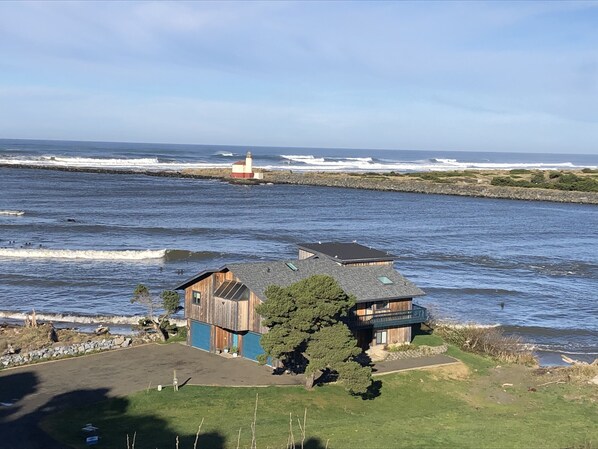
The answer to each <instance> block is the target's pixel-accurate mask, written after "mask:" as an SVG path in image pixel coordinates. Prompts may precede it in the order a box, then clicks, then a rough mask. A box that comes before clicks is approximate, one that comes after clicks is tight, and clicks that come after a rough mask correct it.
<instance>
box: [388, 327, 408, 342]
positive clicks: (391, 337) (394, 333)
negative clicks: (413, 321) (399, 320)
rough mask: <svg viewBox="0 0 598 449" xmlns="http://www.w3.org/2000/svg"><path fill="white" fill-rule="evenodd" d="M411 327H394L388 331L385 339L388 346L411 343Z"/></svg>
mask: <svg viewBox="0 0 598 449" xmlns="http://www.w3.org/2000/svg"><path fill="white" fill-rule="evenodd" d="M411 327H412V326H405V327H395V328H393V329H388V335H387V337H386V339H387V341H388V343H387V344H389V345H396V344H401V343H411Z"/></svg>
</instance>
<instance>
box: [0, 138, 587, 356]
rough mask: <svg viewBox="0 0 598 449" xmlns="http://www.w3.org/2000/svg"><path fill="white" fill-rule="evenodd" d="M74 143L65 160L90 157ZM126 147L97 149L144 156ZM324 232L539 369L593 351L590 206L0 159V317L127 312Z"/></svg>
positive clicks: (439, 313)
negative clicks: (530, 358) (384, 255)
mask: <svg viewBox="0 0 598 449" xmlns="http://www.w3.org/2000/svg"><path fill="white" fill-rule="evenodd" d="M12 142H13V141H11V145H12V146H14V143H12ZM0 143H1V142H0ZM5 143H6V142H5ZM49 144H50V145H51V144H53V143H51V142H50V143H49ZM6 145H8V144H6ZM23 145H24V144H23ZM114 145H115V144H114ZM123 145H124V144H123ZM128 145H131V144H128ZM30 146H31V145H30ZM33 147H34V148H35V151H37V152H38V153H36V154H33V153H31V154H26V155H24V153H25V152H26V151H25V150H23V149H20V150H19V151H20V153H19V151H16V150H14V149H12V150H10V149H7V148H5V149H4V150H3V151H4V154H2V153H1V152H0V159H1V158H2V157H4V158H10V157H12V158H13V159H15V157H16V156H15V154H17V153H18V158H20V159H21V160H22V159H24V158H27V157H28V158H29V159H30V160H33V159H34V158H38V159H39V158H40V157H42V156H43V155H44V154H45V155H46V156H48V155H50V156H48V157H55V156H56V155H58V153H56V152H54V153H51V152H48V150H47V149H45V150H44V149H42V150H40V149H39V145H38V147H35V146H33ZM119 148H120V147H119ZM143 148H144V150H143V151H145V152H147V151H148V150H147V149H146V147H145V146H144V147H143ZM9 150H10V151H12V153H10V154H9ZM236 150H237V152H238V153H239V154H240V152H241V151H240V149H236ZM72 151H75V150H74V149H72ZM79 151H80V154H79V156H74V155H73V154H69V155H68V157H69V158H72V157H79V158H83V157H86V158H98V156H97V155H95V154H94V155H90V154H88V153H85V152H82V151H81V150H79ZM98 151H99V150H98ZM136 151H137V152H138V154H135V155H131V152H134V149H133V150H131V149H128V150H127V152H128V154H127V155H121V154H119V155H115V154H109V155H108V156H105V157H110V158H112V159H117V158H123V157H124V158H127V157H128V158H134V159H140V158H148V159H153V158H154V157H153V156H156V154H153V155H152V154H141V153H142V151H141V149H140V148H137V150H136ZM219 151H222V150H219ZM44 152H45V153H44ZM164 152H165V150H164ZM361 155H362V156H364V157H365V156H366V154H364V153H363V152H362V153H361ZM117 156H118V157H117ZM316 156H318V157H319V154H316V155H315V156H314V157H316ZM357 156H359V153H357ZM357 156H356V157H357ZM452 156H454V155H452ZM226 157H228V156H226ZM270 157H273V156H270ZM418 157H419V158H420V160H429V158H427V159H426V158H423V159H422V158H421V155H417V154H416V155H412V158H413V159H416V158H418ZM396 159H399V158H398V157H396ZM439 159H441V158H439ZM478 159H481V158H480V157H478ZM522 161H523V162H522ZM559 161H560V162H559ZM362 162H363V161H362ZM395 162H396V161H395ZM528 162H529V161H527V162H526V160H525V159H524V158H521V157H520V160H519V162H518V163H528ZM532 162H533V161H532ZM569 162H570V161H566V160H565V159H564V158H562V159H554V160H553V161H552V162H548V161H546V160H544V161H542V160H539V161H536V162H535V163H553V164H560V163H569ZM591 162H592V161H591V160H589V157H588V160H585V161H582V162H579V161H577V162H576V163H580V164H586V165H588V166H589V165H591ZM186 163H192V162H189V161H187V162H186ZM493 163H505V162H504V161H502V162H501V161H500V160H497V161H495V162H493ZM509 163H511V162H509ZM10 211H17V212H23V214H20V215H16V214H14V213H13V212H10ZM330 240H336V241H353V240H356V241H358V242H359V243H362V244H366V245H369V246H373V247H375V248H379V249H384V250H387V251H390V252H391V253H393V254H395V255H396V256H397V261H396V268H397V269H398V270H399V271H400V272H401V273H402V274H403V275H405V276H406V277H408V278H409V279H411V280H412V281H414V282H415V283H416V284H417V285H419V286H420V287H421V288H422V289H423V290H425V291H426V293H427V296H425V297H423V298H420V299H418V300H417V301H416V302H418V303H419V304H421V305H423V306H426V307H429V308H430V309H431V310H432V312H433V313H434V315H435V316H436V317H438V318H441V319H443V320H454V321H458V322H475V323H479V324H485V325H497V324H498V325H501V326H503V327H504V328H505V330H506V331H507V332H510V333H515V334H518V335H522V336H523V337H524V338H525V339H526V340H527V341H529V342H530V343H531V344H533V345H534V346H535V348H536V349H537V351H538V353H539V355H540V356H541V357H542V360H543V361H544V362H545V363H557V362H558V360H559V357H558V354H560V353H567V354H570V355H571V356H572V357H574V358H580V359H584V360H592V359H593V358H595V357H598V298H597V297H598V293H597V292H598V208H597V207H596V206H593V205H575V204H557V203H547V202H526V201H514V200H494V199H483V198H466V197H453V196H437V195H423V194H411V193H398V192H376V191H364V190H350V189H338V188H323V187H307V186H286V185H261V186H239V185H230V184H227V183H224V182H220V181H207V180H194V179H179V178H159V177H150V176H144V175H141V174H140V175H115V174H95V173H78V172H63V171H48V170H39V169H18V168H0V310H1V311H4V312H5V313H4V315H5V316H8V317H10V316H13V317H15V316H18V315H17V314H18V313H22V312H27V311H30V310H31V309H33V308H35V309H36V311H37V312H39V313H47V314H66V315H73V316H77V317H81V316H85V317H89V316H92V317H94V316H98V315H101V316H110V317H112V316H125V317H129V316H133V315H138V314H140V313H142V310H141V309H139V307H138V306H136V305H132V304H130V301H129V300H130V297H131V294H132V291H133V289H134V288H135V286H136V285H137V283H145V284H147V285H149V286H150V287H151V288H152V289H154V290H155V292H159V291H160V290H162V289H166V288H171V287H172V286H174V285H176V284H177V283H178V282H179V281H181V280H183V279H186V278H188V277H190V276H191V275H193V274H195V273H196V272H198V271H200V270H203V269H205V268H208V267H219V266H221V265H223V264H225V263H227V262H233V261H235V262H238V261H256V260H272V259H279V258H289V257H295V256H296V253H297V249H296V246H295V245H296V244H297V243H300V242H309V241H312V242H313V241H330ZM111 319H112V318H111ZM94 320H95V319H94V318H92V319H91V321H94ZM103 320H105V319H103ZM73 321H75V319H73ZM125 321H126V320H125Z"/></svg>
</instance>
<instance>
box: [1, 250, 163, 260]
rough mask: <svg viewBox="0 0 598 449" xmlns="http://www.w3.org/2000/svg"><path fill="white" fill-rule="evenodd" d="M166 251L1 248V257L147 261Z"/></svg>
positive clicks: (157, 257) (158, 256)
mask: <svg viewBox="0 0 598 449" xmlns="http://www.w3.org/2000/svg"><path fill="white" fill-rule="evenodd" d="M165 255H166V250H165V249H158V250H149V249H148V250H119V251H100V250H78V249H46V248H44V249H33V248H31V249H13V248H0V257H11V258H17V259H86V260H145V259H162V258H164V256H165Z"/></svg>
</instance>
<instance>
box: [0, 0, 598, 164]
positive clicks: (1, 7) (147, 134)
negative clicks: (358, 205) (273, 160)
mask: <svg viewBox="0 0 598 449" xmlns="http://www.w3.org/2000/svg"><path fill="white" fill-rule="evenodd" d="M597 23H598V3H594V2H425V3H419V2H417V3H415V2H414V3H411V2H379V3H373V2H348V3H345V2H317V3H316V2H278V3H277V2H198V3H193V2H97V3H96V2H80V3H79V2H60V3H57V2H52V3H45V2H31V3H28V2H12V3H0V56H1V58H0V101H2V106H3V107H2V108H0V119H1V121H0V136H3V137H11V136H12V137H29V136H34V135H35V137H44V135H45V136H47V137H54V138H77V139H85V138H94V139H95V138H101V139H105V140H106V139H107V140H118V139H124V140H144V141H147V140H156V141H167V140H170V141H177V142H183V141H184V142H198V143H203V142H205V143H239V144H268V145H314V146H337V147H338V146H351V147H353V146H364V147H365V146H371V147H383V148H392V147H394V148H407V147H411V148H426V147H428V148H446V149H464V150H468V149H471V150H474V149H475V150H480V149H492V150H500V149H504V150H515V149H519V148H514V146H517V145H516V144H517V139H519V140H518V142H519V144H518V147H521V148H522V149H525V150H528V151H529V150H533V151H544V150H547V149H548V148H550V151H559V149H560V150H562V151H574V152H575V151H577V152H592V151H596V149H595V147H594V142H595V141H596V137H597V129H598V128H597V127H598V125H596V123H598V116H597V115H598V110H597V108H596V106H595V105H594V103H595V101H594V98H595V96H596V93H597V92H596V90H597V88H598V86H597V84H598V70H597V68H598V55H597V54H596V52H595V48H598V47H597V45H598V28H597V27H596V24H597ZM6 111H11V113H8V112H6ZM44 116H45V117H46V119H45V120H44V119H43V117H44ZM49 117H54V118H55V120H53V119H52V120H50V119H49ZM100 119H101V126H99V125H97V124H98V120H100ZM94 124H96V126H97V127H96V128H94ZM526 130H527V132H526ZM44 133H45V134H44ZM42 134H43V135H42ZM49 134H52V135H49ZM539 135H543V136H550V141H547V140H548V139H546V138H540V137H538V136H539ZM86 136H87V137H86ZM511 136H512V137H511ZM559 136H562V137H559ZM572 142H573V143H574V146H573V147H572V146H571V143H572Z"/></svg>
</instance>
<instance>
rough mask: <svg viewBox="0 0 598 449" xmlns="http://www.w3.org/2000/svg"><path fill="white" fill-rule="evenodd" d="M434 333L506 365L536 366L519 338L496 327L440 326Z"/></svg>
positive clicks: (465, 348)
mask: <svg viewBox="0 0 598 449" xmlns="http://www.w3.org/2000/svg"><path fill="white" fill-rule="evenodd" d="M434 332H436V333H438V335H440V336H441V337H442V338H443V339H444V341H446V342H448V343H451V344H453V345H455V346H457V347H459V348H460V349H462V350H464V351H468V352H473V353H475V354H481V355H488V356H490V357H492V358H494V359H496V360H500V361H502V362H506V363H520V364H525V365H535V364H536V359H535V358H534V356H533V354H532V353H531V351H529V350H526V349H523V344H522V341H521V339H520V338H518V337H513V336H507V335H504V334H503V332H502V331H501V330H500V329H498V328H496V327H491V328H487V327H479V326H446V325H441V326H438V327H436V329H435V330H434Z"/></svg>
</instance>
